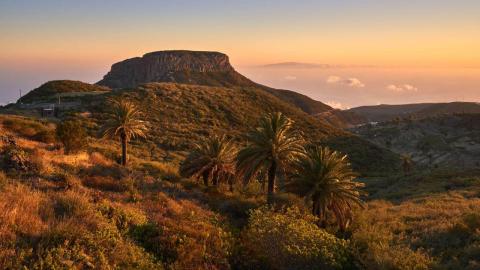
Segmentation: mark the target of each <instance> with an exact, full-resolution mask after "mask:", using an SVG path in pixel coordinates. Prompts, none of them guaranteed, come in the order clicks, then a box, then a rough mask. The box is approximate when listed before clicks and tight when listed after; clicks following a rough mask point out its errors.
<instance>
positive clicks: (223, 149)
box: [180, 136, 237, 190]
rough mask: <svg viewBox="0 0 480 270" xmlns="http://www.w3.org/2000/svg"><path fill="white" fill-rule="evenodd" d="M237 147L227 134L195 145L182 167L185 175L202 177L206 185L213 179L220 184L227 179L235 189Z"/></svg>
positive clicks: (216, 184) (215, 184)
mask: <svg viewBox="0 0 480 270" xmlns="http://www.w3.org/2000/svg"><path fill="white" fill-rule="evenodd" d="M236 152H237V151H236V149H235V146H234V145H233V143H232V141H230V140H228V139H227V138H226V136H213V137H210V138H206V139H205V140H204V141H202V142H200V143H199V144H197V145H195V148H194V150H193V151H192V152H190V154H189V155H188V156H187V158H186V159H185V160H184V162H183V163H182V165H181V167H180V172H181V174H182V176H184V177H193V178H197V179H198V178H200V177H201V178H202V179H203V183H204V185H205V186H208V183H209V182H210V181H211V182H212V183H213V185H214V186H218V184H219V183H220V182H222V180H227V181H228V184H229V186H230V190H232V189H233V181H234V177H235V156H236V154H237V153H236Z"/></svg>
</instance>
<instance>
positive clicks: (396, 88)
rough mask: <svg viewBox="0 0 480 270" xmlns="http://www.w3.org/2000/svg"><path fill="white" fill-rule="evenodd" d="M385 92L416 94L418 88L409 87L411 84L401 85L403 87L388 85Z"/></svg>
mask: <svg viewBox="0 0 480 270" xmlns="http://www.w3.org/2000/svg"><path fill="white" fill-rule="evenodd" d="M386 88H387V90H390V91H394V92H400V93H401V92H417V91H418V88H417V87H415V86H413V85H411V84H403V85H395V84H389V85H387V87H386Z"/></svg>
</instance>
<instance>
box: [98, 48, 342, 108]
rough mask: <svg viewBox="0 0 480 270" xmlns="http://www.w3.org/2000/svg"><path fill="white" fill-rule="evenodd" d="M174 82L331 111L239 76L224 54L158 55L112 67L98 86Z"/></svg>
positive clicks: (162, 53)
mask: <svg viewBox="0 0 480 270" xmlns="http://www.w3.org/2000/svg"><path fill="white" fill-rule="evenodd" d="M151 82H173V83H182V84H194V85H206V86H218V87H256V88H260V89H262V90H264V91H267V92H269V93H270V94H273V95H274V96H276V97H278V98H279V99H281V100H283V101H286V102H288V103H291V104H293V105H294V106H296V107H298V108H299V109H301V110H302V111H304V112H306V113H308V114H318V113H322V112H326V111H330V110H333V108H332V107H330V106H328V105H326V104H324V103H322V102H320V101H317V100H313V99H311V98H309V97H307V96H305V95H302V94H299V93H297V92H294V91H290V90H280V89H274V88H270V87H267V86H264V85H261V84H258V83H255V82H253V81H251V80H250V79H248V78H246V77H245V76H243V75H242V74H240V73H238V72H237V71H236V70H235V69H234V68H233V67H232V65H231V64H230V61H229V58H228V56H227V55H226V54H223V53H219V52H203V51H178V50H177V51H158V52H151V53H147V54H145V55H143V56H142V57H135V58H131V59H127V60H124V61H121V62H118V63H116V64H113V65H112V68H111V70H110V72H108V73H107V74H106V75H105V76H104V78H103V80H101V81H99V82H98V83H97V84H98V85H103V86H108V87H110V88H113V89H118V88H135V87H137V86H139V85H141V84H144V83H151Z"/></svg>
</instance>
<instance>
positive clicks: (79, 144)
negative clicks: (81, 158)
mask: <svg viewBox="0 0 480 270" xmlns="http://www.w3.org/2000/svg"><path fill="white" fill-rule="evenodd" d="M56 132H57V138H58V140H59V141H60V142H61V143H62V144H63V147H64V149H65V154H70V153H75V152H78V151H80V150H82V149H83V148H84V147H85V146H86V144H87V131H86V130H85V128H84V127H83V126H82V124H81V123H80V122H79V121H75V120H66V121H63V122H62V123H60V124H58V126H57V131H56Z"/></svg>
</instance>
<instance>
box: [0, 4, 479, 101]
mask: <svg viewBox="0 0 480 270" xmlns="http://www.w3.org/2000/svg"><path fill="white" fill-rule="evenodd" d="M165 49H191V50H209V51H221V52H224V53H226V54H228V55H229V56H230V59H231V62H232V64H233V65H234V66H235V67H236V68H237V69H238V70H240V71H242V72H244V73H245V74H246V75H247V76H249V77H252V79H255V80H257V81H259V82H261V83H271V84H274V85H273V86H275V87H282V88H287V87H289V88H293V90H298V91H300V92H303V93H306V94H308V95H310V96H312V97H314V98H316V99H323V100H322V101H325V102H327V101H328V102H331V103H332V104H333V103H339V104H346V106H347V107H350V106H358V105H362V104H364V103H365V104H372V103H384V102H385V103H401V102H423V101H428V100H431V101H449V100H462V99H464V100H470V101H478V100H480V94H479V92H480V87H479V85H480V72H479V70H480V1H478V0H476V1H474V0H471V1H468V0H458V1H442V0H436V1H433V0H423V1H422V0H418V1H388V0H386V1H385V0H384V1H362V0H355V1H354V0H352V1H341V0H340V1H307V0H297V1H278V0H277V1H240V0H238V1H193V0H192V1H146V0H144V1H123V0H116V1H113V0H112V1H85V0H84V1H68V0H63V1H59V0H58V1H54V0H43V1H33V0H32V1H24V0H2V1H1V2H0V102H8V101H13V100H14V99H15V98H17V97H18V89H23V90H24V91H27V90H31V89H32V88H34V87H36V86H38V85H39V84H41V83H43V82H45V81H47V80H51V79H78V80H82V81H86V82H96V81H98V80H100V79H101V77H102V76H103V75H104V74H105V73H106V72H107V71H108V70H109V68H110V66H111V64H113V63H114V62H118V61H120V60H123V59H126V58H130V57H134V56H140V55H143V54H144V53H147V52H150V51H158V50H165ZM287 61H295V62H306V63H321V64H330V65H341V66H342V67H344V68H342V69H338V70H325V68H322V69H320V68H319V70H318V73H315V72H312V70H308V71H305V70H303V69H302V68H296V69H295V70H292V69H291V68H283V69H282V68H277V69H264V68H263V69H262V68H261V67H258V65H264V64H271V63H278V62H287ZM345 66H348V67H349V68H345ZM352 66H356V67H355V68H352ZM366 66H375V68H371V67H366ZM409 70H410V71H409ZM425 70H430V71H431V72H429V71H425ZM397 71H398V76H395V74H396V73H397ZM385 72H387V73H388V74H390V75H389V76H390V77H388V76H387V77H388V78H389V81H387V80H385ZM422 76H423V77H422ZM445 76H446V77H447V78H448V80H449V82H450V83H452V80H453V81H455V82H456V83H457V84H455V83H454V85H453V86H454V87H455V89H450V90H449V89H444V88H445V83H446V82H445V81H442V80H445ZM375 78H378V79H377V80H376V79H375ZM442 78H443V79H442ZM353 79H356V80H358V81H359V84H357V85H356V86H361V85H362V84H363V86H362V87H355V86H354V84H355V83H353V84H352V83H351V82H352V80H353ZM335 80H336V82H334V81H335ZM427 81H428V82H427ZM367 82H368V83H367ZM414 83H416V85H415V84H414ZM422 83H423V84H422ZM436 84H438V85H436ZM419 85H422V87H420V86H419ZM437 86H438V87H437ZM300 88H301V89H300ZM352 88H361V89H363V92H360V93H353V94H352V92H351V89H352ZM459 88H461V89H459ZM435 89H437V91H438V92H435ZM333 90H335V91H333ZM342 91H343V92H345V93H344V94H342ZM348 91H349V92H348ZM368 91H371V93H369V92H368ZM379 91H384V93H383V92H382V94H385V96H386V98H378V97H379V94H378V92H379ZM389 91H390V92H391V93H390V94H392V95H393V96H389V95H388V93H389ZM422 91H424V92H422ZM425 91H426V92H425ZM449 91H450V92H449ZM459 91H461V94H459V93H458V92H459ZM330 92H332V93H334V94H335V95H333V96H332V95H330V94H329V93H330ZM401 92H403V93H405V96H404V97H402V98H400V97H399V96H395V95H399V93H401ZM409 92H410V95H407V94H408V93H409ZM413 92H415V93H416V94H415V95H417V96H418V97H421V98H417V99H412V93H413ZM362 93H363V94H364V95H367V96H368V95H369V94H371V95H372V98H371V99H369V98H368V97H367V98H365V100H362V101H361V102H360V101H359V99H355V95H357V94H362ZM435 93H436V96H435ZM430 95H431V96H430ZM373 97H377V99H378V100H375V99H373ZM389 97H390V98H389ZM392 97H393V98H395V99H392ZM429 98H430V99H429ZM325 99H327V100H325Z"/></svg>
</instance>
